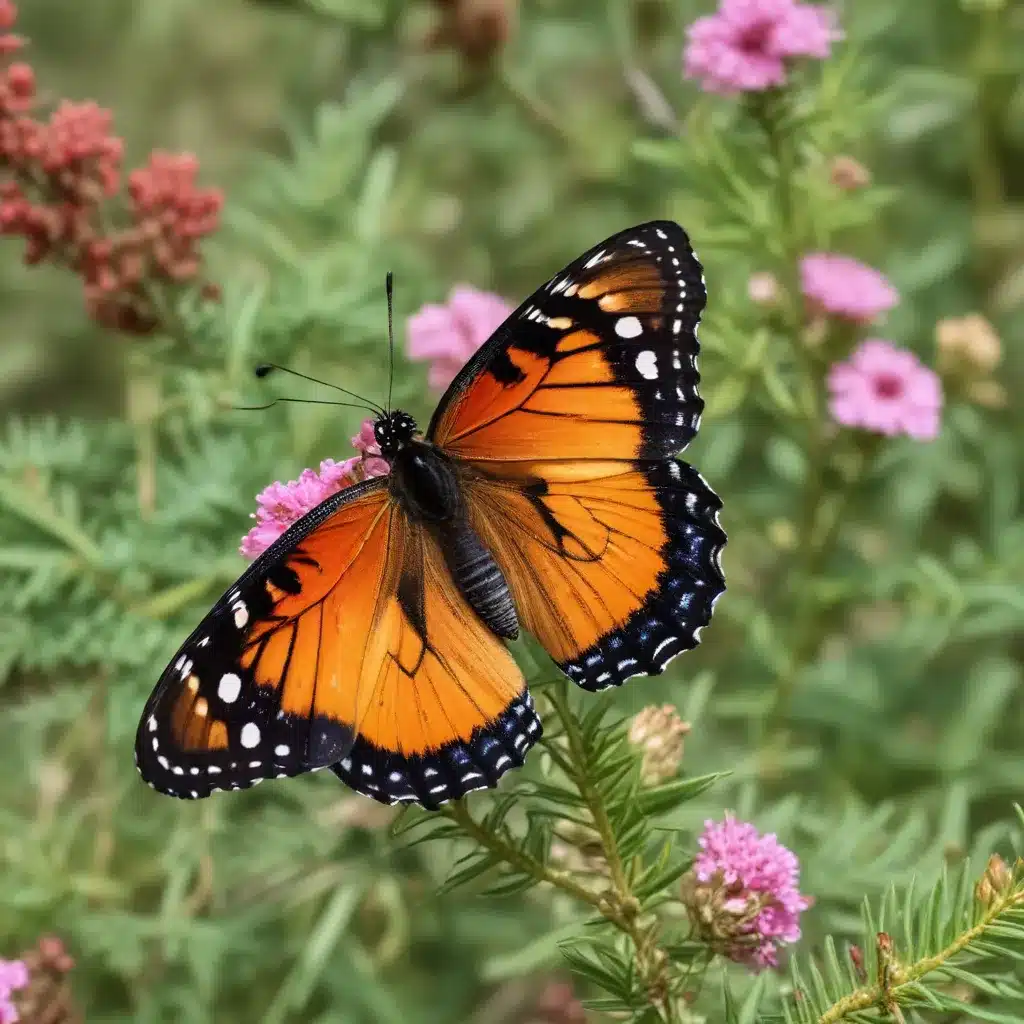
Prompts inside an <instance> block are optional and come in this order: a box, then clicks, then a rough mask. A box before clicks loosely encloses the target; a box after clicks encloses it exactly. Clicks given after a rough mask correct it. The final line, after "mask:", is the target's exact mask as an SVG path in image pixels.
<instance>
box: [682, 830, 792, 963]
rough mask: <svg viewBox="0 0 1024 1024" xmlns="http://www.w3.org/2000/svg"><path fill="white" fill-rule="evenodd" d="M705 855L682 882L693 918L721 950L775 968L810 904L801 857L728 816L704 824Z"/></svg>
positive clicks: (702, 842)
mask: <svg viewBox="0 0 1024 1024" xmlns="http://www.w3.org/2000/svg"><path fill="white" fill-rule="evenodd" d="M698 842H699V845H700V853H699V854H698V855H697V859H696V860H695V861H694V865H693V869H692V870H691V871H690V872H689V873H688V875H687V876H686V878H684V881H683V898H684V901H685V902H686V905H687V909H688V910H689V913H690V917H691V920H693V922H694V925H695V927H696V928H697V929H698V931H699V932H700V934H701V936H702V937H703V938H704V940H705V941H706V942H709V943H710V944H711V945H712V946H713V947H714V948H715V950H716V951H717V952H720V953H722V954H723V955H724V956H727V957H729V958H730V959H731V960H735V961H736V962H737V963H742V964H745V965H746V966H747V967H750V968H751V969H752V970H755V971H757V970H761V969H762V968H764V967H775V966H777V964H778V953H779V946H781V945H788V944H790V943H793V942H796V941H797V940H798V939H799V938H800V923H799V922H800V914H801V913H803V911H805V910H806V909H807V908H808V907H809V906H810V904H811V901H810V899H809V898H808V897H806V896H803V895H801V894H800V891H799V890H798V888H797V886H798V883H799V877H800V864H799V862H798V861H797V859H796V855H795V854H794V853H793V852H792V851H791V850H788V849H786V847H785V846H783V845H782V844H781V843H780V842H779V841H778V839H776V837H775V836H774V835H773V834H771V833H769V834H768V835H761V834H760V833H759V832H758V831H757V829H756V828H754V826H753V825H751V824H749V823H747V822H740V821H736V820H735V819H733V818H732V817H730V816H728V815H727V816H726V818H725V821H721V822H714V821H706V822H705V823H704V832H703V833H702V834H701V837H700V839H699V841H698Z"/></svg>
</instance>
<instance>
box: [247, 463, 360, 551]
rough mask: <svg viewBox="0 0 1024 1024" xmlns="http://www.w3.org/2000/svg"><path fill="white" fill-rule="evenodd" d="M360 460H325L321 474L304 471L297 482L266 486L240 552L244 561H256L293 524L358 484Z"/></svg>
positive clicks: (258, 496) (308, 470)
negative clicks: (326, 500)
mask: <svg viewBox="0 0 1024 1024" xmlns="http://www.w3.org/2000/svg"><path fill="white" fill-rule="evenodd" d="M359 462H360V459H359V456H358V455H357V456H356V457H355V458H352V459H348V460H347V461H346V462H341V463H338V462H335V461H334V459H324V461H323V462H321V463H320V471H319V472H317V471H316V470H315V469H304V470H303V471H302V473H301V474H299V478H298V480H289V481H288V483H286V484H283V483H281V482H280V481H278V482H276V483H272V484H271V485H270V486H269V487H265V488H264V489H263V490H262V491H260V493H259V494H257V495H256V504H257V506H258V507H257V509H256V511H255V512H254V513H253V518H254V519H255V520H256V525H255V526H254V527H253V528H252V529H251V530H250V531H249V532H248V533H247V534H246V535H245V536H244V537H243V538H242V544H241V546H240V548H239V550H240V551H241V552H242V555H243V556H244V557H245V558H255V557H256V556H257V555H259V554H262V553H263V552H264V551H266V549H267V548H269V547H270V545H271V544H273V543H274V541H275V540H277V538H278V537H280V536H281V534H282V533H284V532H285V530H287V529H288V527H289V526H291V525H292V523H294V522H296V521H297V520H299V519H301V518H302V517H303V516H304V515H305V514H306V513H307V512H311V511H312V510H313V509H315V508H316V507H317V505H319V504H320V502H321V501H324V500H325V499H327V498H329V497H330V496H331V495H332V494H337V493H338V491H340V490H343V489H344V488H346V487H350V486H351V485H352V484H354V483H355V482H356V477H355V475H354V474H355V469H356V467H357V466H358V465H359Z"/></svg>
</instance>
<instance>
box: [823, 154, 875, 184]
mask: <svg viewBox="0 0 1024 1024" xmlns="http://www.w3.org/2000/svg"><path fill="white" fill-rule="evenodd" d="M828 177H829V181H831V182H832V184H833V185H835V187H836V188H838V189H840V190H841V191H843V192H853V191H855V190H856V189H858V188H864V186H865V185H870V184H871V172H870V171H869V170H868V169H867V168H866V167H865V166H864V165H863V164H862V163H861V162H860V161H859V160H854V159H853V157H852V156H837V157H836V158H835V159H834V160H833V161H832V164H831V166H830V167H829V174H828Z"/></svg>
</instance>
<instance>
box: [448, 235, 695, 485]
mask: <svg viewBox="0 0 1024 1024" xmlns="http://www.w3.org/2000/svg"><path fill="white" fill-rule="evenodd" d="M705 298H706V292H705V289H704V278H703V272H702V269H701V266H700V263H699V262H698V261H697V259H696V257H695V256H694V254H693V250H692V249H691V247H690V243H689V240H688V239H687V237H686V233H685V232H684V231H683V230H682V228H680V227H679V226H678V225H677V224H673V223H670V222H668V221H664V222H656V223H653V224H647V225H643V226H641V227H638V228H634V229H632V230H631V231H626V232H622V233H621V234H619V235H615V236H614V237H612V238H610V239H608V240H607V241H605V242H602V243H601V244H600V245H598V246H595V247H594V248H593V249H592V250H590V252H588V253H585V254H584V255H583V256H581V257H580V258H579V259H578V260H576V261H575V262H574V263H572V264H570V266H568V267H567V268H566V269H565V270H563V271H562V272H561V273H560V274H557V275H556V276H555V277H554V278H552V279H551V280H550V281H549V282H548V283H547V284H546V285H544V286H543V287H542V288H540V289H538V290H537V292H535V293H534V295H533V296H531V297H530V298H529V299H528V300H527V301H526V302H524V303H523V304H522V305H521V306H520V307H519V308H518V309H517V310H516V311H515V312H514V313H513V314H512V315H511V316H510V317H509V318H508V320H506V321H505V323H504V324H503V325H502V326H501V327H500V328H499V329H498V330H497V331H496V332H495V334H494V336H493V337H492V338H491V340H490V341H489V342H487V344H486V345H485V346H484V347H483V348H482V349H481V350H480V351H479V352H478V353H477V355H476V357H475V358H474V359H473V360H471V361H470V363H469V364H467V366H466V367H465V368H464V369H463V370H462V372H461V373H460V374H459V376H458V377H457V378H456V380H455V381H454V383H453V384H452V386H451V388H450V389H449V391H448V393H447V394H446V395H445V397H444V398H442V400H441V402H440V403H439V405H438V407H437V410H436V412H435V413H434V416H433V419H432V420H431V425H430V429H429V431H428V437H429V438H430V439H431V440H433V441H435V442H436V443H437V444H439V445H440V446H442V447H443V448H445V449H446V450H447V451H448V452H450V453H451V454H453V455H456V456H458V457H461V458H464V459H468V460H472V461H474V462H479V463H482V464H490V463H512V462H525V463H530V462H533V461H536V460H538V459H543V460H558V461H563V462H565V463H567V465H565V466H564V467H560V469H561V470H562V471H563V472H570V471H571V470H572V468H573V467H571V466H570V465H569V464H570V463H572V462H577V461H579V460H584V459H598V460H605V459H614V460H625V461H635V460H643V459H655V458H664V457H666V456H669V455H672V454H674V453H675V452H677V451H679V450H681V449H682V448H684V447H685V446H686V445H687V444H688V443H689V442H690V441H691V440H692V438H693V436H694V434H695V433H696V432H697V427H698V426H699V424H700V414H701V411H702V409H703V402H702V401H701V399H700V396H699V395H698V393H697V384H698V382H699V379H700V378H699V374H698V373H697V364H696V358H697V352H698V345H697V340H696V327H697V324H698V322H699V320H700V314H701V312H702V310H703V309H704V303H705ZM501 471H502V472H507V471H508V472H517V470H516V467H514V466H513V467H505V466H502V467H501Z"/></svg>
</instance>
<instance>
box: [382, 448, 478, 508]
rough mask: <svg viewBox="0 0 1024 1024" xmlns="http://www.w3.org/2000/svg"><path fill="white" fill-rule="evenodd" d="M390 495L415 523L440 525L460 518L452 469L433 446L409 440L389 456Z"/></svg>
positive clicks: (458, 500) (458, 497)
mask: <svg viewBox="0 0 1024 1024" xmlns="http://www.w3.org/2000/svg"><path fill="white" fill-rule="evenodd" d="M390 461H391V478H390V481H389V483H390V487H391V493H392V494H393V495H394V496H395V499H396V500H397V501H398V503H399V504H400V505H401V506H402V508H403V509H404V510H405V513H406V515H408V516H409V518H410V519H412V520H413V521H414V522H420V523H428V524H435V525H440V524H443V523H451V522H453V521H454V520H456V519H458V518H460V516H461V515H462V500H461V497H460V493H459V483H458V479H457V478H456V475H455V474H456V471H455V467H454V466H453V465H452V463H451V460H450V459H448V458H447V457H446V456H445V455H444V453H443V452H441V451H440V450H439V449H438V448H436V447H435V446H434V445H432V444H429V443H427V442H426V441H417V440H410V441H407V442H406V443H405V444H403V445H402V446H401V447H400V448H399V449H398V450H397V451H396V452H394V454H393V455H392V456H391V460H390Z"/></svg>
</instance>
